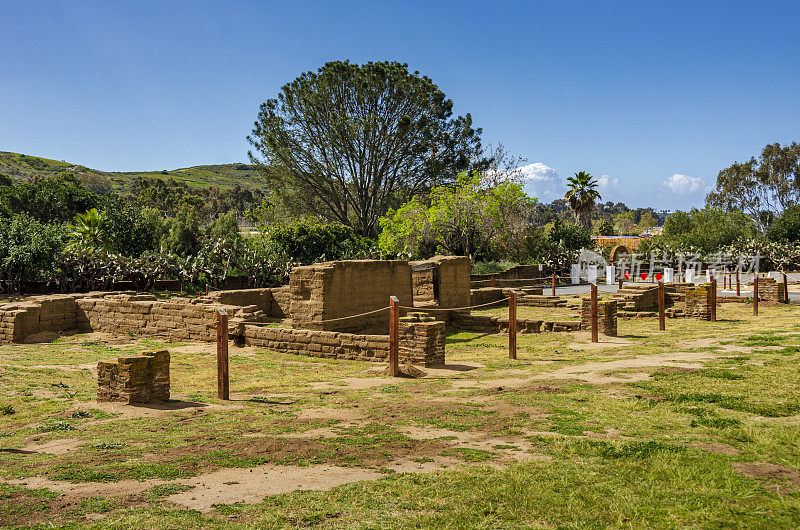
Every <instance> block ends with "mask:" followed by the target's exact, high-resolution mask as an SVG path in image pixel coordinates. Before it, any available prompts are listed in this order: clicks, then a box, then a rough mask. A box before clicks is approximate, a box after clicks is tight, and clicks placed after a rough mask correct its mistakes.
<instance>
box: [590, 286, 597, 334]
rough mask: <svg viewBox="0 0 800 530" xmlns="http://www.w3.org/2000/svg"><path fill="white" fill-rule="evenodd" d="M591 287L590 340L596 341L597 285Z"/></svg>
mask: <svg viewBox="0 0 800 530" xmlns="http://www.w3.org/2000/svg"><path fill="white" fill-rule="evenodd" d="M591 287H592V342H597V340H598V338H597V286H596V285H595V284H591Z"/></svg>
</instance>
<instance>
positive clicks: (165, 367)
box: [97, 350, 169, 403]
mask: <svg viewBox="0 0 800 530" xmlns="http://www.w3.org/2000/svg"><path fill="white" fill-rule="evenodd" d="M167 400H169V352H167V351H166V350H164V351H154V352H146V353H143V354H142V355H136V356H130V357H120V358H118V359H117V360H116V361H100V362H99V363H97V401H117V402H121V403H149V402H151V401H167Z"/></svg>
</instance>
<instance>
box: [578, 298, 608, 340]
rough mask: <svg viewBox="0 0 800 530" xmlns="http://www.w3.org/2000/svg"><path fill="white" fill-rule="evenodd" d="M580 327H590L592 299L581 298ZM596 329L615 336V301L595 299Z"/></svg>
mask: <svg viewBox="0 0 800 530" xmlns="http://www.w3.org/2000/svg"><path fill="white" fill-rule="evenodd" d="M581 328H583V329H586V330H591V329H592V301H591V299H589V298H582V299H581ZM597 331H598V333H602V334H603V335H607V336H609V337H616V336H617V301H616V300H598V301H597Z"/></svg>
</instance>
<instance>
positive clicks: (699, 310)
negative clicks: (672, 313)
mask: <svg viewBox="0 0 800 530" xmlns="http://www.w3.org/2000/svg"><path fill="white" fill-rule="evenodd" d="M684 306H685V309H684V313H686V317H687V318H694V319H696V320H711V284H708V283H701V284H700V285H697V286H695V287H687V288H686V297H685V301H684Z"/></svg>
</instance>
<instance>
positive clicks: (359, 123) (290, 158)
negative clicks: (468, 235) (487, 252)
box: [247, 61, 486, 236]
mask: <svg viewBox="0 0 800 530" xmlns="http://www.w3.org/2000/svg"><path fill="white" fill-rule="evenodd" d="M480 133H481V130H480V129H475V128H473V126H472V118H471V116H470V115H469V114H467V115H466V116H458V117H453V102H452V101H451V100H449V99H447V98H446V97H445V95H444V93H443V92H442V91H441V90H439V88H438V87H437V86H436V85H435V84H434V83H433V81H431V80H430V79H429V78H428V77H426V76H423V75H420V74H419V72H414V73H411V72H409V71H408V65H406V64H401V63H397V62H376V63H372V62H370V63H367V64H364V65H357V64H351V63H350V62H348V61H344V62H341V61H336V62H330V63H327V64H325V65H324V66H323V67H322V68H320V69H319V70H318V71H317V72H306V73H304V74H303V75H301V76H300V77H298V78H297V79H295V80H294V81H292V82H291V83H288V84H286V85H284V86H283V88H282V89H281V91H280V93H279V94H278V97H277V98H276V99H270V100H267V101H266V102H265V103H264V104H262V105H261V111H260V112H259V115H258V120H257V121H256V122H255V126H254V128H253V131H252V133H251V135H250V136H248V137H247V139H248V141H249V142H250V143H251V144H252V146H253V147H254V150H253V151H251V152H250V153H249V155H250V159H251V160H252V161H253V163H254V164H256V165H257V166H258V168H259V171H260V172H261V173H262V174H263V175H264V176H265V177H266V178H267V180H268V182H269V183H270V184H271V186H272V188H273V189H274V190H276V193H277V194H279V195H280V196H282V197H283V198H284V200H286V201H287V202H289V203H292V204H294V205H295V206H296V207H297V208H298V209H302V210H303V211H305V212H313V213H315V214H316V215H318V216H320V217H322V218H325V219H329V220H334V221H339V222H341V223H344V224H346V225H349V226H353V227H354V228H355V229H356V230H357V231H358V232H360V233H362V234H363V235H369V236H374V235H376V234H377V231H378V219H380V217H381V216H382V215H383V214H385V213H386V212H387V211H388V210H389V208H390V207H393V206H397V205H399V204H401V203H402V202H403V201H404V200H406V199H407V198H409V197H410V196H412V195H414V194H417V193H419V192H421V191H427V190H429V189H431V188H432V187H433V186H437V185H441V184H447V183H451V182H453V181H454V180H455V177H456V175H457V174H458V173H459V172H461V171H465V170H471V169H478V170H481V169H485V167H481V165H483V166H485V164H486V161H485V160H484V159H483V157H482V155H481V153H482V149H481V143H480Z"/></svg>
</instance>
